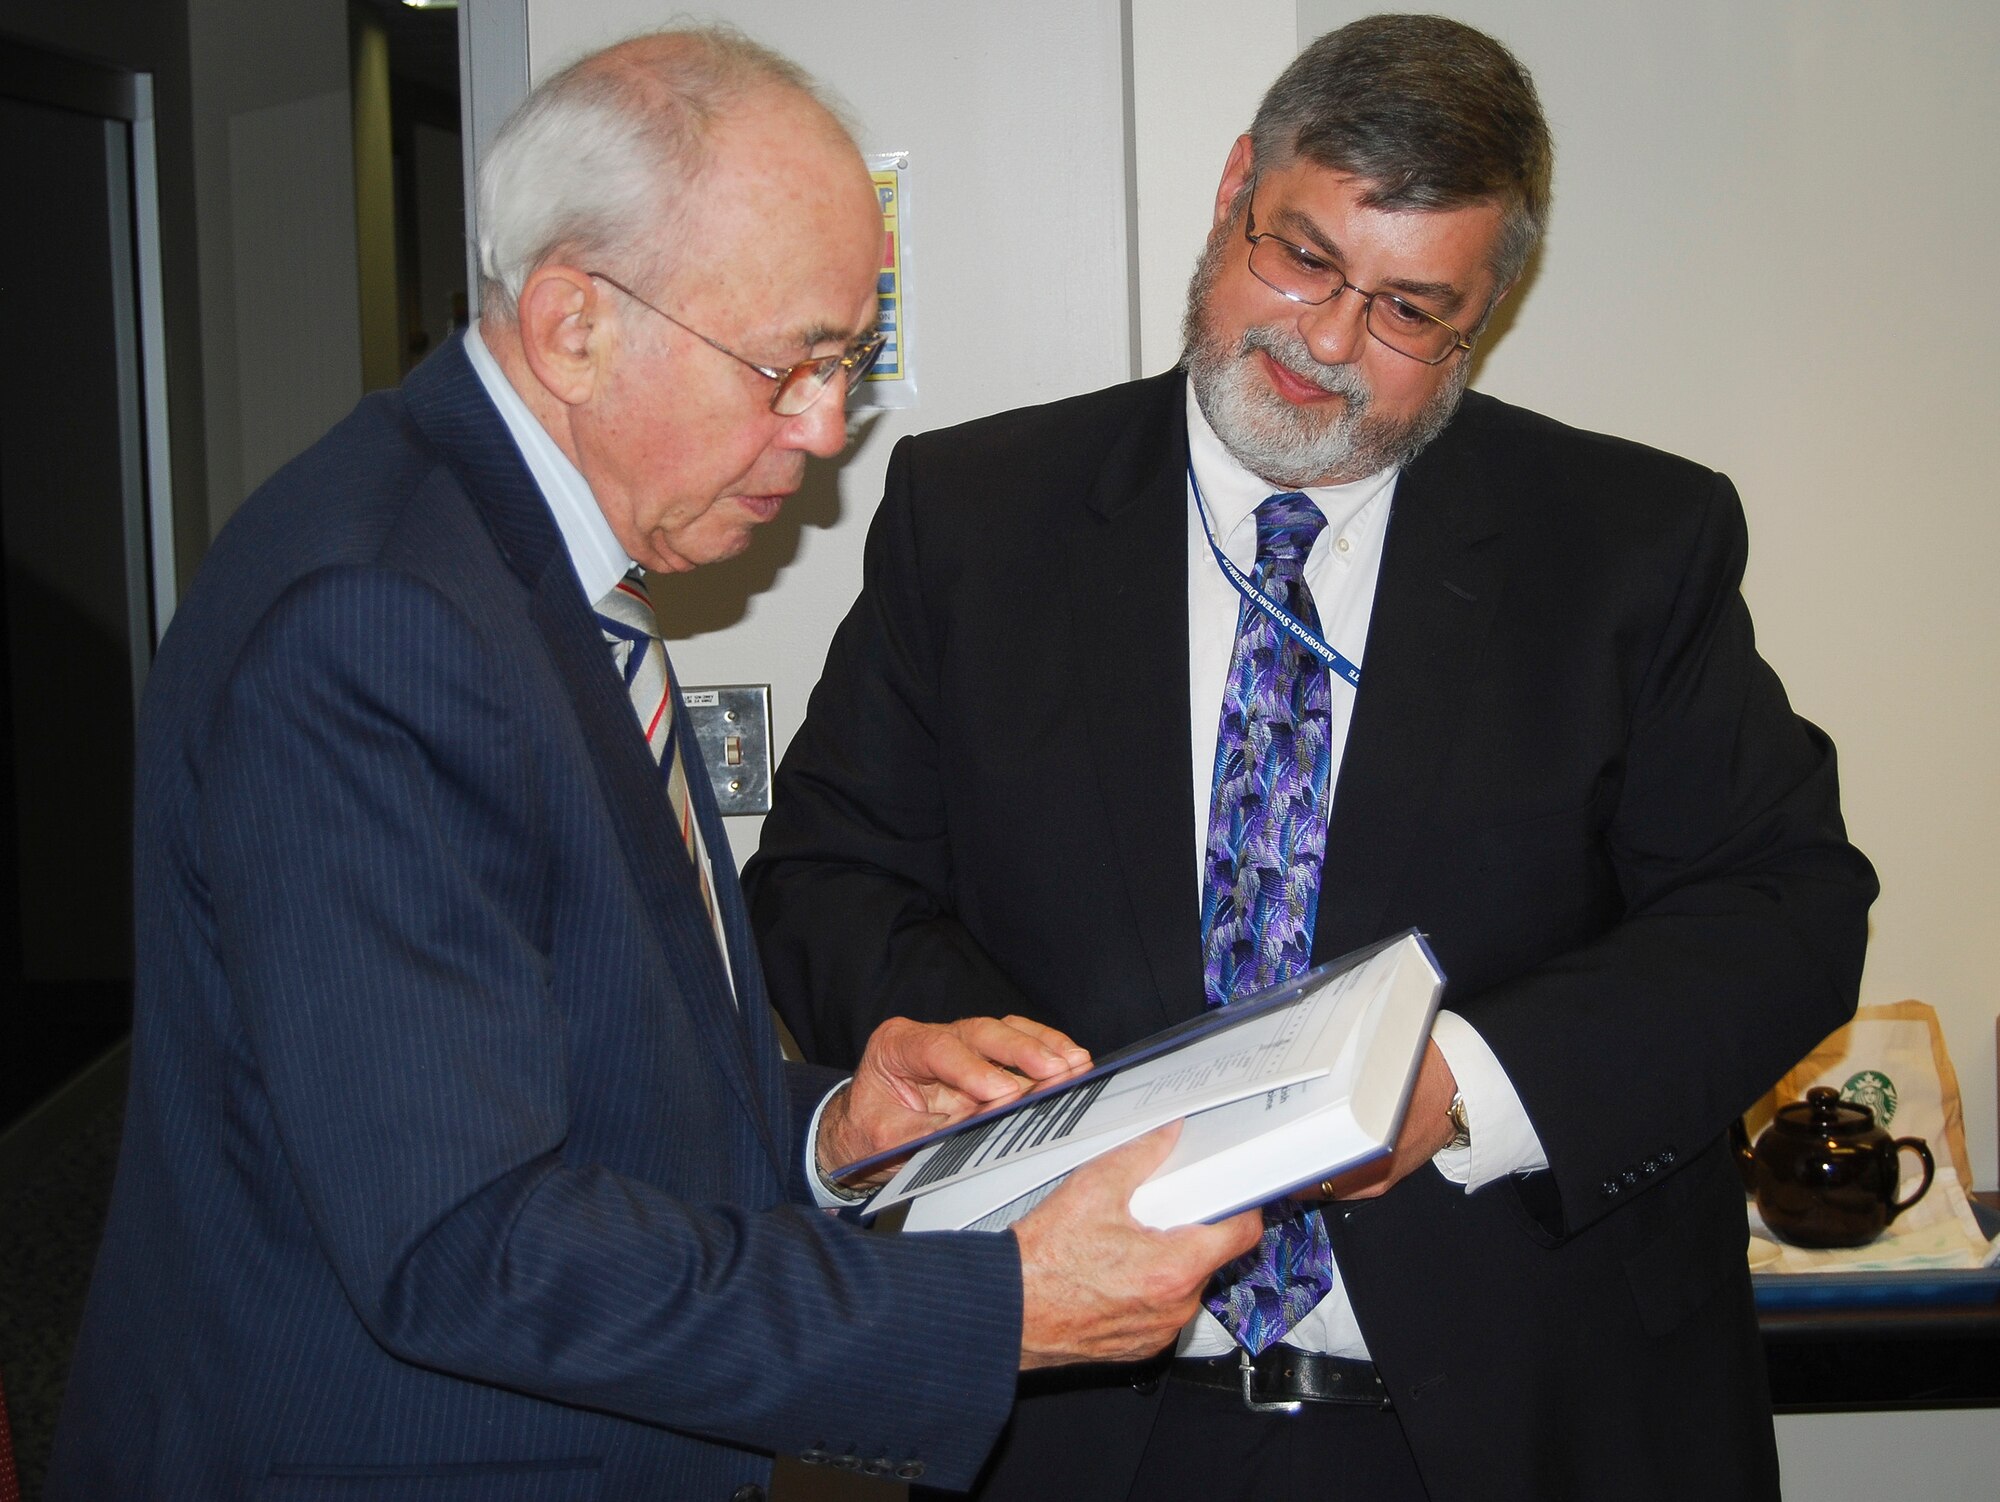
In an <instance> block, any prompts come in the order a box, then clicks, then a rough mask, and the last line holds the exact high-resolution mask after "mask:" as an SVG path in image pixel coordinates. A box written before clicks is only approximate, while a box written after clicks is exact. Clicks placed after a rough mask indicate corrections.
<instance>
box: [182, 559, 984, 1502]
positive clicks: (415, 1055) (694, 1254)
mask: <svg viewBox="0 0 2000 1502" xmlns="http://www.w3.org/2000/svg"><path fill="white" fill-rule="evenodd" d="M524 681H525V680H524V679H523V677H522V675H521V674H520V673H519V671H518V670H517V669H516V667H515V666H514V665H512V664H510V662H509V661H508V660H507V657H506V654H505V653H504V652H501V651H498V650H496V648H495V646H494V645H493V644H492V643H491V642H489V641H487V640H485V639H483V638H482V637H481V635H480V633H479V632H478V631H477V630H476V629H475V628H474V627H473V626H472V625H471V623H470V622H469V621H468V620H467V619H466V618H465V617H464V616H463V615H461V614H460V613H459V612H458V611H457V610H456V609H455V608H454V607H453V606H452V605H451V604H450V603H449V602H447V601H446V600H445V599H443V598H442V597H441V596H440V595H439V594H438V593H437V592H436V591H435V590H433V589H432V588H430V587H428V586H426V585H423V584H421V583H418V582H416V581H413V580H411V579H409V578H406V577H404V576H401V575H398V574H395V573H391V572H387V571H384V570H372V569H343V570H330V571H327V572H325V573H321V574H318V575H314V576H312V577H310V578H308V579H306V580H304V581H302V582H301V583H300V584H298V585H296V586H295V587H294V588H293V589H292V591H291V592H290V593H289V594H288V595H287V596H285V597H284V598H283V599H281V600H280V601H279V602H278V604H277V605H276V606H275V607H274V608H273V610H272V611H271V612H270V614H269V615H268V616H267V617H266V619H265V620H264V621H263V623H262V624H261V625H260V627H259V629H258V630H257V631H256V632H255V633H254V635H253V636H252V638H251V640H250V642H249V644H248V646H247V647H246V649H245V651H244V653H243V656H242V658H241V660H240V662H239V663H238V664H237V665H236V667H235V669H234V671H233V675H232V678H231V681H230V685H229V689H228V692H227V695H226V697H225V699H224V701H223V704H222V706H221V708H220V710H219V711H218V715H217V719H216V721H215V723H214V724H213V726H212V727H211V730H210V733H209V735H208V738H207V741H206V743H205V744H204V745H203V746H202V747H201V748H200V750H199V753H198V759H199V761H200V766H199V768H198V776H199V783H200V792H199V797H200V800H201V816H200V819H199V821H198V827H199V829H200V837H201V839H202V841H203V846H204V851H205V855H204V869H205V870H206V872H207V873H208V877H209V881H210V892H209V897H210V900H211V902H212V907H213V913H214V923H215V929H216V941H217V944H218V946H219V951H220V953H221V954H222V955H223V956H224V958H225V962H226V965H227V967H228V972H229V983H230V991H231V996H232V1000H233V1005H234V1007H235V1010H236V1012H237V1014H238V1020H239V1023H240V1027H241V1030H242V1036H243V1038H244V1040H245V1047H246V1048H247V1051H248V1054H249V1060H248V1065H249V1067H250V1068H251V1069H252V1070H253V1071H254V1074H255V1077H256V1078H257V1079H258V1080H259V1082H260V1084H261V1088H262V1092H263V1096H264V1099H265V1100H266V1101H267V1102H268V1110H269V1113H270V1117H271V1120H272V1123H273V1126H274V1129H275V1132H276V1135H277V1137H278V1139H279V1140H280V1141H281V1143H282V1148H283V1153H284V1157H285V1162H286V1166H287V1168H288V1170H289V1173H290V1176H291V1178H292V1180H293V1182H294V1183H295V1184H296V1187H297V1192H298V1195H299V1196H300V1199H301V1201H302V1203H303V1205H304V1207H305V1212H306V1216H307V1219H308V1221H309V1223H310V1226H311V1228H312V1235H313V1237H314V1239H315V1240H316V1242H317V1244H318V1248H319V1251H320V1253H321V1254H322V1255H323V1256H324V1258H325V1260H326V1262H327V1263H328V1264H329V1265H330V1267H331V1269H332V1272H333V1274H334V1276H335V1277H336V1278H337V1279H338V1280H339V1282H340V1285H341V1287H342V1288H343V1290H344V1291H345V1293H346V1295H347V1297H348V1299H349V1300H350V1301H351V1303H352V1305H353V1307H354V1309H355V1310H356V1312H357V1314H358V1316H359V1318H360V1319H361V1320H362V1321H363V1322H364V1323H365V1324H366V1326H367V1327H368V1329H369V1331H370V1332H371V1334H372V1335H373V1336H374V1338H375V1339H376V1340H377V1341H378V1342H379V1343H380V1344H381V1345H382V1346H383V1347H384V1348H385V1349H387V1350H388V1351H390V1352H391V1353H393V1354H394V1355H396V1356H398V1357H399V1358H401V1359H403V1360H405V1361H408V1362H411V1363H414V1364H417V1365H420V1366H425V1367H431V1368H434V1369H438V1370H442V1371H446V1372H450V1373H454V1374H456V1375H460V1376H463V1377H466V1378H470V1379H473V1380H476V1381H483V1382H489V1383H494V1384H498V1385H501V1386H504V1387H508V1388H513V1389H516V1390H519V1391H523V1392H528V1393H531V1394H535V1395H537V1396H541V1397H545V1398H549V1399H552V1400H555V1401H558V1402H563V1403H571V1404H576V1405H581V1406H586V1407H590V1408H594V1409H601V1410H606V1411H611V1412H616V1413H620V1414H625V1415H628V1416H631V1417H635V1418H639V1419H643V1420H649V1421H652V1422H655V1423H660V1424H665V1425H669V1426H671V1427H673V1428H676V1429H680V1430H684V1431H687V1432H690V1433H694V1434H699V1435H703V1436H707V1437H710V1438H713V1439H716V1440H719V1441H723V1442H727V1443H733V1444H740V1445H744V1446H748V1447H753V1448H757V1449H763V1450H773V1451H779V1452H785V1451H794V1452H795V1451H800V1450H804V1449H807V1448H810V1447H813V1446H823V1447H825V1446H830V1447H832V1448H834V1449H836V1450H837V1449H839V1448H841V1447H842V1446H845V1445H853V1446H854V1447H856V1449H857V1450H858V1452H859V1453H861V1454H863V1455H871V1456H872V1455H877V1454H886V1455H888V1456H890V1457H891V1458H892V1459H902V1458H905V1457H911V1458H920V1459H921V1460H922V1461H923V1462H924V1463H925V1465H926V1467H927V1471H926V1479H927V1480H931V1481H936V1482H940V1483H942V1484H945V1485H953V1484H958V1485H963V1484H967V1483H968V1482H969V1480H970V1478H971V1476H972V1475H973V1474H974V1472H975V1471H976V1469H977V1466H978V1464H979V1463H980V1460H981V1459H982V1458H983V1456H984V1454H985V1451H986V1449H987V1447H988V1446H989V1445H990V1444H991V1442H992V1439H993V1436H994V1435H995V1433H996V1432H997V1430H998V1428H999V1425H1000V1423H1001V1422H1002V1421H1003V1419H1004V1418H1005V1415H1006V1413H1007V1411H1008V1408H1009V1406H1010V1404H1011V1401H1012V1395H1013V1387H1014V1375H1015V1366H1016V1363H1017V1359H1018V1351H1019V1339H1020V1330H1019V1324H1020V1299H1021V1293H1020V1275H1019V1266H1018V1253H1017V1251H1016V1249H1015V1247H1014V1244H1013V1241H1012V1238H1011V1237H1008V1236H977V1235H952V1236H942V1237H901V1238H895V1237H877V1236H865V1235H862V1234H860V1233H858V1232H855V1231H854V1230H852V1228H849V1227H845V1226H841V1225H837V1224H835V1223H834V1222H833V1221H832V1220H831V1219H830V1218H829V1217H827V1216H825V1215H823V1214H821V1213H819V1212H817V1211H815V1210H812V1209H810V1208H807V1207H804V1206H801V1205H782V1204H781V1205H778V1206H776V1207H774V1208H770V1209H763V1210H752V1209H749V1208H747V1207H744V1206H742V1205H738V1204H735V1203H731V1202H728V1201H727V1199H726V1198H724V1199H719V1200H718V1199H709V1200H691V1199H684V1198H681V1197H678V1196H677V1195H676V1194H675V1193H674V1192H673V1185H671V1184H661V1183H655V1182H647V1181H642V1180H639V1179H635V1178H632V1177H629V1176H626V1175H622V1174H619V1173H616V1172H613V1171H611V1170H610V1169H608V1168H606V1167H604V1166H602V1165H598V1164H593V1163H590V1162H584V1161H577V1160H576V1159H575V1158H573V1157H571V1156H569V1155H568V1154H567V1153H566V1151H565V1143H566V1139H567V1137H568V1123H569V1120H570V1109H571V1107H570V1097H569V1089H570V1083H569V1077H568V1073H567V1069H566V1058H565V1036H564V1025H563V1016H562V1008H561V1005H560V998H559V997H558V996H557V995H556V987H557V984H558V982H557V979H556V976H555V973H554V971H555V967H554V966H553V964H552V962H551V958H550V953H551V940H550V936H549V935H548V934H547V933H545V932H536V931H535V925H534V924H533V923H530V922H523V921H522V919H521V917H520V914H521V913H522V912H524V911H527V912H532V911H534V910H535V908H534V903H533V901H532V894H534V893H536V892H539V891H542V890H545V889H546V884H552V883H557V882H560V881H561V880H563V879H564V875H565V872H564V870H563V860H562V853H561V851H560V850H557V849H553V848H552V846H553V843H554V842H553V841H552V839H551V838H550V834H549V831H548V829H547V828H545V827H543V821H544V819H545V817H546V816H545V814H544V813H543V812H542V810H543V809H544V808H545V800H544V799H543V797H542V796H541V788H540V780H541V779H542V778H543V777H545V776H547V775H549V771H548V769H547V768H546V767H543V766H538V765H537V764H536V763H535V761H534V759H533V756H532V754H531V753H530V752H529V751H528V750H527V749H526V743H527V742H528V741H529V740H530V739H531V738H530V737H527V736H524V735H523V734H521V733H520V726H519V725H518V724H517V723H516V718H515V716H516V713H517V708H516V706H517V705H518V703H519V695H520V693H521V691H522V687H523V684H524ZM566 775H574V772H573V770H568V771H567V772H566ZM524 894H525V895H524ZM800 1083H801V1084H803V1083H805V1081H804V1080H801V1081H800ZM260 1109H261V1107H260ZM748 1130H749V1128H748V1127H747V1125H746V1127H745V1131H746V1132H747V1131H748ZM729 1150H730V1147H729V1145H728V1144H725V1143H708V1144H704V1145H703V1147H702V1149H701V1153H702V1154H705V1155H706V1156H705V1157H698V1156H697V1155H694V1154H691V1155H690V1161H691V1162H698V1163H699V1164H700V1165H701V1166H700V1167H699V1168H698V1169H696V1170H695V1171H693V1172H691V1178H692V1179H693V1180H694V1181H696V1182H700V1183H704V1184H711V1185H712V1184H715V1183H717V1182H719V1181H721V1180H720V1176H719V1173H718V1171H717V1170H715V1169H714V1168H713V1166H712V1165H713V1164H714V1163H715V1162H716V1161H717V1160H718V1159H720V1158H721V1156H722V1155H724V1154H725V1153H727V1152H728V1151H729ZM794 1172H795V1174H796V1173H797V1172H799V1170H797V1169H795V1170H794ZM857 1373H862V1374H864V1375H863V1376H861V1377H860V1378H857ZM875 1373H882V1374H884V1376H883V1377H882V1379H881V1380H880V1381H877V1380H874V1379H873V1374H875Z"/></svg>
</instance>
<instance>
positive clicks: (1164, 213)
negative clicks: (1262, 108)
mask: <svg viewBox="0 0 2000 1502" xmlns="http://www.w3.org/2000/svg"><path fill="white" fill-rule="evenodd" d="M1296 9H1297V7H1296V6H1295V4H1294V0H1235V3H1233V4H1230V5H1217V4H1216V3H1215V0H1131V6H1130V10H1131V17H1132V162H1133V168H1134V177H1135V179H1136V185H1137V194H1136V197H1137V206H1138V213H1137V215H1136V221H1137V225H1138V255H1137V258H1136V259H1137V266H1136V271H1137V275H1138V294H1139V346H1140V348H1139V369H1140V371H1141V372H1142V373H1146V374H1150V373H1152V372H1154V371H1160V370H1165V369H1166V368H1167V367H1168V366H1170V365H1172V364H1173V363H1174V361H1176V360H1178V359H1179V358H1180V353H1181V310H1182V308H1183V307H1184V306H1185V303H1186V295H1187V284H1188V277H1189V275H1190V274H1191V273H1192V272H1193V270H1194V262H1195V257H1196V256H1197V255H1198V254H1200V252H1201V246H1202V240H1203V238H1204V237H1205V236H1206V235H1207V233H1208V225H1209V219H1210V216H1211V215H1212V214H1213V212H1214V208H1215V186H1216V183H1217V181H1218V180H1219V179H1220V178H1221V176H1222V164H1223V161H1224V160H1225V159H1226V158H1227V157H1228V155H1229V148H1230V146H1231V145H1232V144H1233V143H1234V142H1235V140H1236V138H1237V136H1239V135H1241V134H1242V133H1243V132H1244V131H1245V130H1246V129H1248V128H1249V125H1250V117H1251V116H1252V115H1253V114H1255V113H1256V111H1257V101H1258V100H1259V99H1261V98H1263V96H1264V90H1265V89H1267V88H1269V87H1270V85H1271V80H1272V79H1274V78H1276V77H1277V76H1278V74H1279V73H1280V72H1282V71H1283V69H1284V66H1285V64H1286V63H1288V62H1290V61H1291V60H1292V58H1293V57H1294V56H1295V55H1296V54H1297V53H1298V50H1299V49H1298V18H1297V14H1296Z"/></svg>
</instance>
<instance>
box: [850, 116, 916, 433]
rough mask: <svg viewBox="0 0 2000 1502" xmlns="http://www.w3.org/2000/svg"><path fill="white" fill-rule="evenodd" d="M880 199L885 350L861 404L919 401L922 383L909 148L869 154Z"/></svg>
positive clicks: (858, 398)
mask: <svg viewBox="0 0 2000 1502" xmlns="http://www.w3.org/2000/svg"><path fill="white" fill-rule="evenodd" d="M868 172H869V175H870V176H871V177H872V178H873V179H874V182H875V201H876V202H877V203H878V204H879V205H880V206H881V210H882V265H881V267H880V269H879V270H878V271H877V273H876V279H875V318H876V325H875V326H876V327H877V328H878V329H880V330H881V332H882V334H883V336H884V343H883V345H882V353H881V356H880V357H879V358H878V359H877V360H876V362H875V368H874V369H873V370H871V371H869V372H868V378H867V379H866V380H864V381H863V382H862V383H861V389H860V390H859V391H857V392H855V393H854V396H853V400H852V404H853V405H854V406H857V407H914V406H915V405H916V404H917V383H916V378H915V376H914V375H913V374H912V372H911V364H910V360H911V340H910V154H909V153H908V152H907V151H892V152H885V153H882V154H880V155H875V156H870V157H869V158H868Z"/></svg>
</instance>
